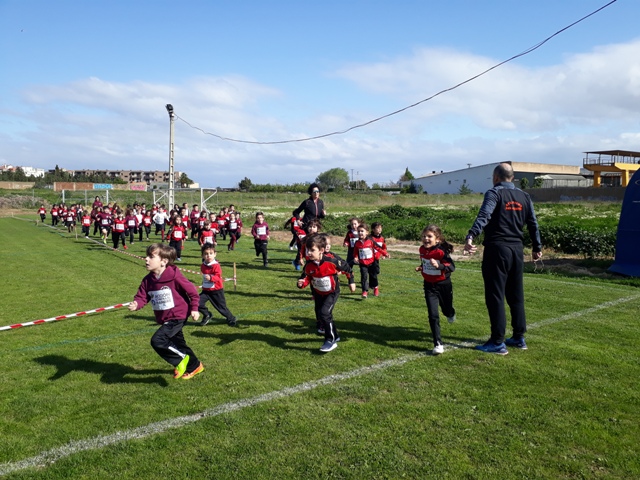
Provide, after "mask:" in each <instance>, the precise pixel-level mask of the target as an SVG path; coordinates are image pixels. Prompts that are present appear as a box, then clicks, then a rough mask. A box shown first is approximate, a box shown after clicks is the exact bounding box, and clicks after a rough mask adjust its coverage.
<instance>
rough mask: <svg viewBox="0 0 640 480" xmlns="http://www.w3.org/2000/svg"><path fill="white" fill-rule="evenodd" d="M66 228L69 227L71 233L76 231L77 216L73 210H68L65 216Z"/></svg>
mask: <svg viewBox="0 0 640 480" xmlns="http://www.w3.org/2000/svg"><path fill="white" fill-rule="evenodd" d="M64 226H65V227H67V231H68V232H69V233H71V231H72V230H75V229H76V214H75V212H74V211H73V210H67V212H66V213H65V215H64Z"/></svg>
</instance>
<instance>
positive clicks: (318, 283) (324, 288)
mask: <svg viewBox="0 0 640 480" xmlns="http://www.w3.org/2000/svg"><path fill="white" fill-rule="evenodd" d="M311 284H312V285H313V288H315V289H316V290H318V291H319V292H330V291H331V277H312V278H311Z"/></svg>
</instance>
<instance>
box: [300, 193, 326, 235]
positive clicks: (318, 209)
mask: <svg viewBox="0 0 640 480" xmlns="http://www.w3.org/2000/svg"><path fill="white" fill-rule="evenodd" d="M308 192H309V198H307V199H306V200H305V201H303V202H302V203H301V204H300V206H299V207H298V208H296V209H295V210H294V211H293V216H294V217H299V216H300V214H301V213H303V212H304V217H303V218H302V222H303V224H304V229H305V230H306V229H307V225H309V222H310V221H311V220H316V219H319V218H324V217H325V215H326V214H327V212H326V211H325V210H324V202H323V201H322V199H321V198H320V186H319V185H318V184H317V183H312V184H311V185H309V189H308ZM307 233H309V232H307Z"/></svg>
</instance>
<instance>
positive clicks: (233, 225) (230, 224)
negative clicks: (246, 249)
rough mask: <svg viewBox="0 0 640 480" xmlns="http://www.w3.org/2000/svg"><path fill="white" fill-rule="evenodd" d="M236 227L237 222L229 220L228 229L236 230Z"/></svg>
mask: <svg viewBox="0 0 640 480" xmlns="http://www.w3.org/2000/svg"><path fill="white" fill-rule="evenodd" d="M237 228H238V222H229V230H236V229H237Z"/></svg>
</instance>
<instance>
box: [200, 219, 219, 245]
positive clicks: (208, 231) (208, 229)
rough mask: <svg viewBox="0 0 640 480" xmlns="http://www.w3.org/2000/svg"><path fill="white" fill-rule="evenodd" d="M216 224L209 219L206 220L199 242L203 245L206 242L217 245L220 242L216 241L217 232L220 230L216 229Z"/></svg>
mask: <svg viewBox="0 0 640 480" xmlns="http://www.w3.org/2000/svg"><path fill="white" fill-rule="evenodd" d="M216 225H217V224H216V223H211V222H210V221H209V220H205V222H204V226H203V227H202V229H201V230H200V236H199V237H198V243H199V244H200V246H201V247H202V246H203V245H205V244H209V245H213V246H214V247H215V246H216V245H217V244H218V242H216V233H218V230H216V229H215V226H216ZM212 227H213V228H212Z"/></svg>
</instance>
